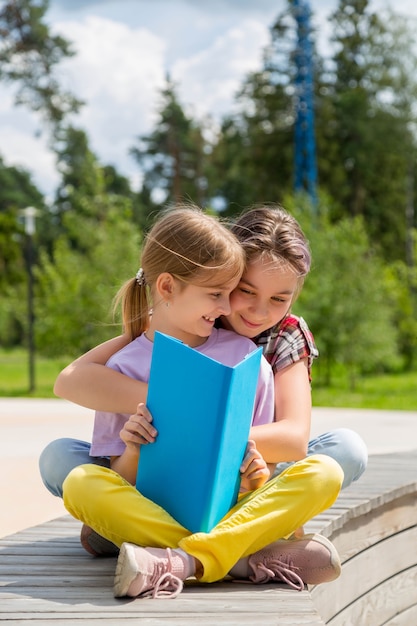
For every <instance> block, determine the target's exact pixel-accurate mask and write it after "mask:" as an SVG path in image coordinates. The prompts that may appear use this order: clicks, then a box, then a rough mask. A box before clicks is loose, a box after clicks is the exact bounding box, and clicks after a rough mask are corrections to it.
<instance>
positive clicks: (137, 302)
mask: <svg viewBox="0 0 417 626" xmlns="http://www.w3.org/2000/svg"><path fill="white" fill-rule="evenodd" d="M140 265H141V268H142V270H143V271H141V272H140V274H139V273H138V276H137V277H135V278H132V279H130V280H128V281H127V282H126V283H125V284H124V285H123V286H122V287H121V289H120V290H119V292H118V293H117V295H116V298H115V304H114V307H115V308H116V307H117V306H118V304H119V303H121V306H122V319H123V326H124V331H125V332H127V333H129V334H130V337H131V339H134V338H135V337H138V336H139V335H141V334H142V333H143V332H144V331H145V330H146V329H147V328H148V327H149V315H150V311H151V307H152V290H153V286H154V285H155V282H156V279H157V278H158V276H159V275H160V274H162V273H163V272H168V273H169V274H172V276H173V277H174V278H176V279H178V280H179V281H181V283H184V285H187V284H191V283H192V284H194V285H199V286H204V285H210V286H221V285H223V284H226V283H228V282H230V281H233V280H236V281H237V280H239V278H240V276H241V275H242V273H243V269H244V265H245V255H244V252H243V250H242V247H241V246H240V244H239V242H238V240H237V239H236V237H235V235H233V234H232V233H231V232H230V230H228V229H227V228H226V226H224V225H223V224H222V223H221V222H220V221H219V220H218V219H216V218H215V217H213V216H211V215H207V214H206V213H204V212H203V211H202V210H201V209H199V208H198V207H196V206H194V205H186V206H183V205H181V206H176V207H173V208H170V209H169V210H167V211H165V212H164V213H163V214H162V216H160V217H159V219H158V220H157V221H156V222H155V224H154V226H153V227H152V228H151V230H150V231H149V233H148V234H147V235H146V237H145V240H144V244H143V249H142V255H141V262H140Z"/></svg>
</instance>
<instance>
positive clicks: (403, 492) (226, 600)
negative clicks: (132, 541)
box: [0, 452, 417, 626]
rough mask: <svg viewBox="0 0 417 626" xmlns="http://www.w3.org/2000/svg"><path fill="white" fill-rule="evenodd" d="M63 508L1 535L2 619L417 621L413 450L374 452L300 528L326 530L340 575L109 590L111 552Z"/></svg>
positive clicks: (364, 624) (370, 624)
mask: <svg viewBox="0 0 417 626" xmlns="http://www.w3.org/2000/svg"><path fill="white" fill-rule="evenodd" d="M79 531H80V524H79V522H77V521H75V520H73V519H72V518H71V517H70V516H65V517H62V518H59V519H57V520H53V521H51V522H47V523H46V524H42V525H40V526H36V527H34V528H29V529H27V530H25V531H21V532H19V533H16V534H15V535H12V536H10V537H6V538H4V539H0V623H2V624H3V623H6V622H7V621H10V622H12V623H13V624H24V623H27V622H30V623H31V625H32V626H35V625H36V624H48V625H49V626H53V625H54V624H59V626H67V625H69V624H71V625H73V624H74V623H77V624H78V625H79V626H82V624H91V623H96V622H97V623H98V622H99V621H100V623H103V624H104V626H113V625H114V626H119V625H120V623H125V622H126V621H132V622H133V620H134V621H135V623H138V620H140V623H141V625H143V626H146V625H147V624H148V625H150V624H152V625H153V626H158V625H164V626H167V625H175V626H191V625H193V626H195V625H196V624H197V623H199V624H201V626H204V625H206V626H207V625H213V626H226V625H227V626H232V625H233V626H235V625H239V626H245V625H248V626H249V625H250V626H254V625H255V624H262V626H269V625H271V626H272V625H274V626H277V625H278V626H280V625H285V624H287V625H290V626H302V625H304V624H308V625H309V626H323V625H324V624H331V625H332V626H341V625H343V626H348V625H351V626H381V625H382V624H384V626H386V625H390V626H412V625H414V624H417V452H416V453H412V452H410V453H401V454H392V455H381V456H379V455H378V456H372V457H371V458H370V462H369V467H368V469H367V471H366V472H365V474H364V475H363V477H362V478H361V479H360V481H359V482H358V483H357V484H354V485H351V486H350V487H349V488H348V489H346V490H344V491H343V492H342V494H341V495H340V496H339V498H338V500H337V502H336V504H335V505H334V506H333V507H332V508H331V509H329V510H328V511H326V512H325V513H323V514H322V515H319V516H317V517H316V518H314V519H313V520H312V521H311V522H309V524H307V526H306V532H320V533H322V534H324V535H325V536H327V537H329V538H330V539H331V540H332V541H333V542H334V544H335V546H336V548H337V549H338V551H339V554H340V555H341V559H342V563H343V568H342V575H341V577H340V578H339V579H338V580H336V581H334V582H332V583H328V584H324V585H318V586H316V587H311V588H310V589H308V590H307V589H306V590H305V591H303V592H301V593H300V592H297V591H293V590H290V589H288V588H287V587H285V586H284V585H259V586H256V585H239V584H234V583H231V582H225V583H216V584H211V585H202V584H198V583H194V584H193V583H192V582H190V583H187V585H186V588H185V590H184V592H183V593H182V594H181V595H180V596H179V597H178V598H177V599H176V600H174V601H166V600H154V601H146V600H141V601H138V600H132V599H121V600H120V599H115V598H113V595H112V585H113V574H114V568H115V559H114V558H111V559H94V558H91V557H89V556H88V555H87V554H86V553H85V552H84V550H83V549H82V548H81V546H80V544H79Z"/></svg>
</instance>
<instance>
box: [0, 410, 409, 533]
mask: <svg viewBox="0 0 417 626" xmlns="http://www.w3.org/2000/svg"><path fill="white" fill-rule="evenodd" d="M92 424H93V411H91V410H89V409H85V408H83V407H79V406H77V405H74V404H71V403H70V402H67V401H65V400H59V399H49V400H42V399H28V398H11V399H8V398H0V433H1V436H0V497H1V502H2V506H1V513H0V537H4V536H6V535H9V534H12V533H14V532H17V531H19V530H23V529H24V528H28V527H30V526H34V525H36V524H41V523H43V522H45V521H47V520H49V519H53V518H55V517H59V516H61V515H65V514H66V510H65V508H64V506H63V504H62V502H61V500H60V499H58V498H55V497H54V496H52V495H51V494H50V493H49V492H48V491H47V490H46V489H45V487H44V486H43V484H42V481H41V479H40V476H39V471H38V458H39V455H40V453H41V451H42V450H43V448H44V447H45V446H46V444H47V443H48V442H49V441H52V440H53V439H57V438H58V437H75V438H78V439H85V440H89V439H90V438H91V430H92ZM339 427H346V428H352V429H353V430H355V431H356V432H357V433H359V434H360V435H361V436H362V438H363V439H364V441H365V443H366V444H367V446H368V450H369V454H383V453H387V452H398V451H403V450H416V449H417V411H374V410H355V409H328V408H314V409H313V419H312V432H311V435H312V437H314V436H316V435H318V434H320V433H323V432H326V431H327V430H331V429H334V428H339Z"/></svg>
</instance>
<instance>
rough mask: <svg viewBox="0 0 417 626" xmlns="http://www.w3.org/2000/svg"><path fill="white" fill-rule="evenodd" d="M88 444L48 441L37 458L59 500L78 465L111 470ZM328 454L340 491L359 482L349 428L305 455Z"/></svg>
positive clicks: (359, 448)
mask: <svg viewBox="0 0 417 626" xmlns="http://www.w3.org/2000/svg"><path fill="white" fill-rule="evenodd" d="M90 446H91V444H90V443H88V442H87V441H80V440H78V439H68V438H64V439H56V440H55V441H51V443H49V444H48V445H47V446H46V448H45V449H44V450H43V452H42V454H41V456H40V458H39V469H40V473H41V477H42V480H43V483H44V485H45V487H46V488H47V489H48V490H49V491H50V492H51V493H52V494H53V495H54V496H58V497H60V498H62V483H63V482H64V480H65V478H66V477H67V476H68V474H69V473H70V471H71V470H72V469H74V467H78V465H84V464H85V463H94V464H95V465H101V466H103V467H110V459H109V458H108V457H92V456H90ZM313 454H327V456H330V457H332V458H333V459H334V460H335V461H337V462H338V463H339V465H340V466H341V468H342V470H343V473H344V480H343V484H342V489H344V488H345V487H348V486H349V485H350V484H351V483H352V482H354V481H355V480H358V478H359V477H360V476H361V475H362V474H363V472H364V471H365V469H366V465H367V462H368V451H367V449H366V446H365V443H364V441H363V440H362V438H361V437H360V436H359V435H358V434H356V433H355V432H354V431H353V430H350V429H348V428H337V429H335V430H331V431H329V432H327V433H324V434H323V435H320V436H319V437H316V438H315V439H312V440H311V441H310V442H309V444H308V452H307V456H311V455H313ZM290 465H291V463H279V464H278V465H277V467H276V470H275V472H274V476H277V475H278V474H280V473H281V472H282V471H284V469H286V468H287V467H289V466H290Z"/></svg>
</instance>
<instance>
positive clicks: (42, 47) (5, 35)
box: [0, 0, 81, 128]
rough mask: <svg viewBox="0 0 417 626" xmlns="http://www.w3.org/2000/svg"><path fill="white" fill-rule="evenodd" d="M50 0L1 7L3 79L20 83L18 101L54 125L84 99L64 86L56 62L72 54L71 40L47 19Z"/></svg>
mask: <svg viewBox="0 0 417 626" xmlns="http://www.w3.org/2000/svg"><path fill="white" fill-rule="evenodd" d="M48 7H49V1H48V0H10V1H9V2H4V3H3V6H2V8H1V10H0V36H1V39H2V45H1V48H0V80H3V81H5V82H9V83H12V84H17V85H18V90H17V94H16V104H22V105H24V106H27V107H28V108H29V109H31V110H33V111H37V112H40V113H41V114H42V116H43V117H44V119H45V120H46V121H47V122H48V123H50V124H51V125H52V127H53V128H57V127H59V126H60V125H61V124H62V122H63V121H64V118H65V117H66V116H67V115H68V114H69V113H73V112H76V111H78V109H79V107H80V105H81V102H80V101H79V100H78V99H77V98H75V97H74V96H73V95H72V94H70V93H69V92H67V91H65V90H64V89H62V87H61V86H60V84H59V81H58V79H57V76H56V71H55V68H56V66H57V65H58V64H59V63H60V62H61V61H62V60H63V59H65V58H67V57H70V56H72V55H73V54H74V53H73V51H72V50H71V47H70V44H69V42H68V41H67V40H66V39H64V38H63V37H61V36H59V35H52V33H51V32H50V28H49V26H48V24H47V23H46V22H45V19H44V18H45V13H46V12H47V9H48Z"/></svg>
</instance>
